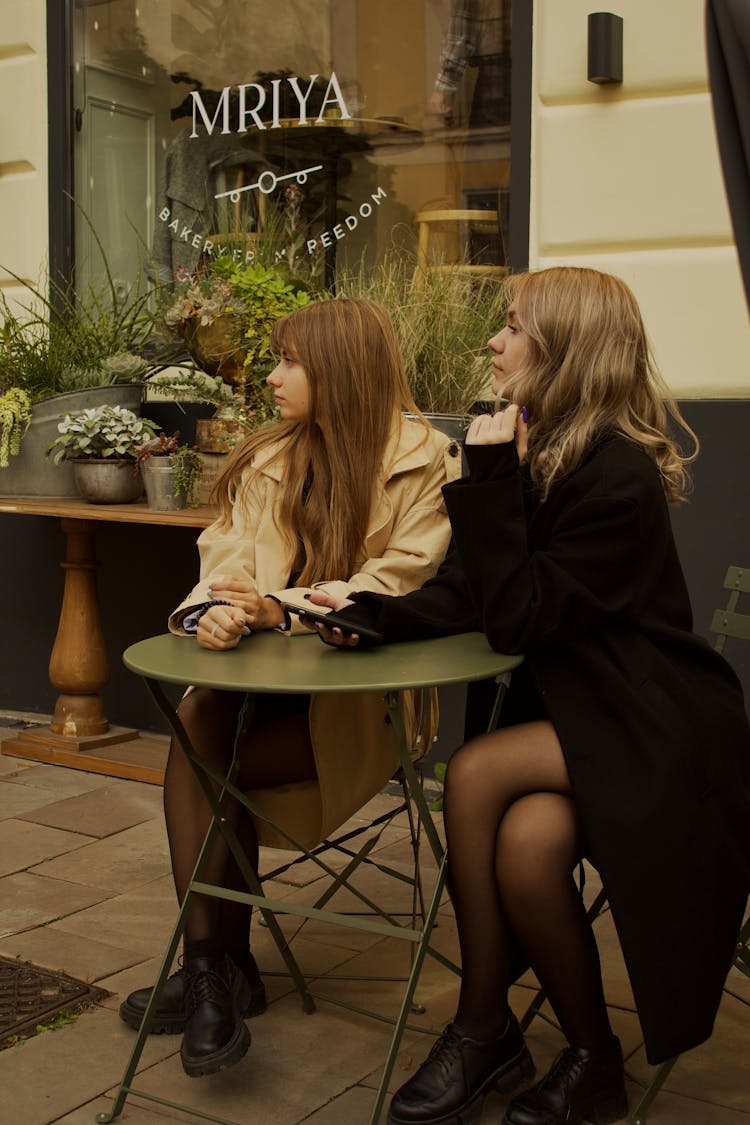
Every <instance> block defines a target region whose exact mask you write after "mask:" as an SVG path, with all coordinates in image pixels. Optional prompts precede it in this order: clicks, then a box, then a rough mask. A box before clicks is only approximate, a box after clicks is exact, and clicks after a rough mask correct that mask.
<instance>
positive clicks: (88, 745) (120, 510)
mask: <svg viewBox="0 0 750 1125" xmlns="http://www.w3.org/2000/svg"><path fill="white" fill-rule="evenodd" d="M6 513H11V514H12V513H17V514H18V515H26V516H29V515H31V516H56V517H57V518H58V519H59V520H60V523H61V526H62V530H63V532H64V534H65V557H64V559H63V561H62V563H61V566H62V567H63V569H64V571H65V586H64V592H63V600H62V606H61V609H60V619H59V622H58V626H57V636H56V637H55V643H54V645H53V647H52V654H51V656H50V662H49V678H50V680H51V682H52V683H53V684H54V686H55V687H56V688H57V689H58V691H59V692H60V695H59V696H58V699H57V702H56V704H55V710H54V714H53V717H52V722H51V723H50V724H49V726H42V727H31V728H29V729H28V730H24V731H21V732H20V733H19V734H17V735H15V736H14V737H12V738H8V739H5V740H4V741H3V742H2V752H3V754H7V755H10V756H11V757H16V758H30V759H32V760H33V761H37V762H51V763H55V764H57V765H63V766H72V767H73V768H75V769H81V770H88V771H89V772H92V773H105V774H109V775H110V776H112V777H125V778H130V779H135V780H138V781H148V782H152V783H154V784H161V782H162V780H163V776H164V763H165V761H166V753H167V747H168V744H169V740H168V739H167V738H166V737H164V736H162V735H148V734H142V733H141V732H140V731H137V730H133V729H131V728H128V727H116V726H111V725H110V723H109V721H108V719H107V716H106V715H105V713H104V708H103V706H102V701H101V698H100V695H99V692H100V691H101V689H102V688H103V687H104V685H105V684H106V683H107V682H108V680H109V674H110V673H109V659H108V656H107V648H106V644H105V640H104V633H103V630H102V619H101V613H100V609H99V600H98V597H97V589H96V568H97V562H96V549H95V547H96V527H97V523H100V522H102V521H106V522H109V523H141V524H156V525H158V526H160V527H195V528H203V527H207V526H208V525H209V524H210V523H212V522H213V520H214V519H215V517H216V511H215V509H214V508H209V507H200V508H183V509H180V510H178V511H174V512H160V511H156V510H154V509H151V508H149V507H147V505H146V503H145V501H137V502H135V503H132V504H87V503H86V502H85V501H83V500H78V499H73V498H68V497H25V496H19V497H15V496H12V497H4V498H0V515H2V514H6Z"/></svg>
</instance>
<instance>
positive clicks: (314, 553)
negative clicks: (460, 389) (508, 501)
mask: <svg viewBox="0 0 750 1125" xmlns="http://www.w3.org/2000/svg"><path fill="white" fill-rule="evenodd" d="M272 343H273V347H274V350H275V351H276V352H277V353H279V352H281V351H284V352H288V353H289V354H290V355H292V356H293V357H294V358H295V359H296V360H297V361H298V362H299V363H300V364H301V365H302V367H303V368H304V369H305V371H306V373H307V377H308V381H309V385H310V416H309V418H308V419H307V420H306V421H304V422H278V423H275V424H273V425H270V426H267V427H265V428H264V429H263V430H261V431H259V432H258V433H255V434H251V435H250V436H249V437H248V438H246V439H245V441H244V442H242V443H241V444H240V445H239V446H238V447H237V448H236V450H235V451H234V453H233V454H232V456H231V458H230V460H229V463H228V465H227V467H226V468H225V470H224V472H223V473H222V475H221V477H220V478H219V481H218V482H217V485H216V492H215V495H216V498H217V500H218V503H219V506H220V515H221V517H222V519H223V520H224V521H225V522H227V523H228V522H229V520H230V516H231V509H232V505H233V504H234V503H241V502H242V494H243V491H244V488H245V486H246V484H247V483H248V481H249V480H251V479H252V476H253V474H254V473H255V472H257V471H258V470H257V468H256V467H255V466H254V465H253V462H254V461H255V459H256V458H257V457H258V454H260V453H262V452H263V451H264V450H267V449H269V448H270V447H272V446H277V448H276V449H274V450H273V452H272V454H271V458H270V461H271V462H273V461H281V462H283V475H282V480H281V485H280V488H281V503H280V507H279V523H280V530H281V533H282V535H283V536H284V538H285V540H286V542H287V545H288V548H289V558H290V570H292V571H299V572H300V573H299V577H298V578H297V581H298V583H299V584H300V585H310V584H311V583H313V582H320V581H324V580H326V579H343V580H346V579H348V578H349V577H351V575H352V574H353V573H354V572H355V570H356V568H357V565H358V564H359V563H360V562H361V560H362V552H363V548H364V541H365V535H366V532H367V523H368V518H369V515H370V509H371V506H372V503H373V499H374V496H375V495H376V490H377V489H378V488H382V485H383V457H384V454H385V450H386V446H387V444H388V440H389V438H390V436H391V435H392V433H393V431H394V428H395V427H397V426H400V425H401V424H402V423H401V412H402V411H403V410H406V411H409V412H410V413H416V414H418V413H419V412H418V411H417V408H416V406H415V405H414V402H413V400H412V397H411V393H410V391H409V387H408V384H407V381H406V376H405V374H404V369H403V363H402V360H401V354H400V352H399V348H398V344H397V341H396V336H395V333H394V330H393V325H392V323H391V320H390V317H389V315H388V313H387V312H386V310H385V309H384V308H382V307H381V306H380V305H377V304H375V303H374V302H373V301H367V300H364V299H361V298H352V297H337V298H333V299H331V300H327V301H317V302H315V303H313V304H311V305H308V306H306V307H305V308H302V309H299V310H297V311H296V312H293V313H290V314H289V316H286V317H283V318H281V319H280V320H279V321H277V322H276V325H275V326H274V330H273V336H272ZM420 417H421V416H420ZM427 435H428V429H427V425H426V423H425V435H424V440H425V441H426V440H427ZM264 463H265V464H269V463H270V462H269V461H268V460H265V462H264ZM246 471H247V472H246ZM243 473H245V474H246V475H245V476H244V478H243V488H242V489H239V488H238V482H239V480H240V477H241V476H242V475H243Z"/></svg>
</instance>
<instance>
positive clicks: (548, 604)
mask: <svg viewBox="0 0 750 1125" xmlns="http://www.w3.org/2000/svg"><path fill="white" fill-rule="evenodd" d="M507 296H508V302H509V305H508V311H507V324H506V326H505V327H504V328H503V329H502V331H501V332H499V333H498V334H497V335H496V336H494V337H493V338H492V339H491V340H490V343H489V346H490V349H491V351H492V353H493V368H494V372H495V388H494V389H495V392H496V393H497V394H498V395H499V396H503V398H505V399H507V400H510V404H509V405H508V406H507V408H506V409H505V410H503V411H500V412H498V413H496V414H495V415H493V416H490V415H485V416H483V417H481V418H478V419H476V420H475V421H474V422H473V423H472V425H471V427H470V429H469V432H468V434H467V448H466V452H467V457H468V462H469V469H470V472H469V476H468V478H466V479H464V480H461V481H459V482H456V483H455V484H450V485H448V486H447V487H446V488H445V490H444V495H445V498H446V504H447V507H448V513H449V516H450V519H451V524H452V527H453V536H454V543H455V552H451V554H450V555H449V557H448V560H446V563H445V564H444V566H443V567H442V568H441V570H440V571H439V572H438V574H437V576H436V577H435V578H434V579H433V580H432V581H431V582H428V583H427V584H426V586H425V587H424V588H423V589H422V590H418V591H416V592H414V593H412V594H407V595H406V596H404V597H403V598H396V599H394V598H379V597H376V596H373V595H369V594H362V595H355V601H356V602H357V604H356V605H355V606H351V607H350V608H348V609H345V610H344V615H345V616H347V617H348V618H349V620H350V621H351V623H352V630H354V631H356V627H357V623H359V624H365V623H367V624H369V625H372V626H374V628H375V629H376V630H377V631H378V632H380V633H381V634H382V635H383V636H384V637H385V638H386V639H388V640H400V639H407V638H411V637H418V636H423V637H424V636H432V635H440V634H445V633H451V632H463V631H464V630H468V629H476V628H480V629H482V630H483V631H484V632H485V633H486V635H487V638H488V640H489V642H490V644H491V645H492V647H493V648H494V649H496V650H497V651H500V652H515V653H523V654H525V658H526V659H525V661H524V663H523V665H521V668H520V669H519V671H518V672H514V673H513V682H512V684H511V687H510V691H509V692H508V696H507V700H506V705H505V707H504V709H503V715H502V729H501V730H498V731H496V732H494V733H492V734H484V735H481V736H479V737H476V738H474V739H472V740H471V741H469V742H467V743H466V744H465V745H464V746H463V747H462V748H461V749H460V750H459V751H458V752H457V753H456V754H455V755H454V756H453V757H452V759H451V761H450V764H449V768H448V773H447V780H446V787H445V825H446V835H447V841H448V855H449V868H450V887H451V895H452V898H453V904H454V907H455V911H456V919H457V923H458V933H459V940H460V945H461V958H462V966H463V975H462V981H461V990H460V995H459V1001H458V1009H457V1012H456V1015H455V1018H454V1021H453V1022H452V1023H451V1024H449V1026H448V1027H447V1028H446V1029H445V1031H444V1032H443V1034H442V1036H441V1037H440V1039H439V1040H438V1042H437V1043H436V1044H435V1046H434V1047H433V1050H432V1051H431V1053H430V1056H429V1057H428V1059H427V1060H426V1061H425V1063H424V1064H423V1065H422V1066H421V1067H420V1068H419V1070H418V1071H417V1072H416V1074H415V1075H414V1076H413V1077H412V1078H411V1079H410V1080H409V1081H408V1082H407V1083H406V1084H405V1085H404V1086H403V1087H402V1088H401V1089H400V1090H399V1091H398V1093H397V1094H396V1095H395V1097H394V1099H393V1102H392V1105H391V1110H390V1115H389V1118H388V1120H389V1122H390V1123H391V1125H417V1123H419V1125H435V1123H437V1122H441V1123H447V1122H465V1121H468V1120H470V1119H473V1118H472V1116H471V1115H472V1113H473V1112H475V1111H477V1110H478V1107H479V1106H480V1104H481V1102H482V1100H483V1098H484V1095H485V1094H486V1093H487V1092H488V1091H489V1090H491V1089H499V1090H503V1091H508V1090H512V1089H513V1088H514V1086H515V1085H516V1084H517V1083H518V1082H519V1081H520V1080H521V1079H523V1078H527V1077H529V1076H530V1075H531V1074H533V1071H534V1066H533V1062H532V1060H531V1056H530V1054H529V1051H528V1049H527V1047H526V1045H525V1043H524V1040H523V1036H522V1035H521V1033H520V1030H519V1028H518V1024H517V1022H516V1020H515V1018H514V1017H513V1015H512V1013H511V1012H510V1009H509V1007H508V989H509V987H510V985H511V984H512V983H513V981H514V980H515V979H516V977H517V976H518V974H519V971H521V970H522V968H523V966H524V965H525V964H531V966H532V967H533V968H534V970H535V972H536V974H537V977H538V978H539V981H540V982H541V984H542V986H543V988H544V990H545V992H546V994H547V997H548V998H549V1000H550V1003H551V1005H552V1007H553V1008H554V1011H555V1014H556V1016H557V1018H558V1021H559V1023H560V1027H561V1028H562V1031H563V1033H564V1035H565V1037H566V1039H567V1040H568V1043H569V1044H570V1046H569V1047H568V1048H566V1049H565V1050H564V1051H563V1052H562V1053H561V1055H560V1056H559V1057H558V1058H557V1060H556V1061H555V1063H554V1064H553V1066H552V1069H551V1070H550V1071H549V1073H548V1074H547V1075H546V1076H545V1078H544V1079H542V1081H541V1082H540V1083H537V1084H536V1085H535V1086H533V1087H532V1088H531V1089H529V1090H527V1091H526V1092H525V1093H522V1094H520V1095H518V1096H517V1097H516V1098H515V1099H514V1100H513V1101H512V1102H511V1104H510V1106H509V1107H508V1109H507V1112H506V1114H505V1117H504V1122H505V1123H506V1125H563V1123H565V1125H577V1123H579V1122H581V1121H583V1120H586V1121H593V1122H596V1125H605V1123H606V1122H610V1121H614V1120H617V1119H619V1118H620V1117H621V1116H623V1115H624V1114H625V1113H626V1111H627V1099H626V1096H625V1088H624V1083H623V1063H622V1052H621V1049H620V1044H619V1041H618V1040H617V1038H616V1037H615V1036H614V1035H613V1033H612V1029H611V1027H610V1023H609V1018H608V1014H607V1008H606V1005H605V1001H604V995H603V990H602V980H601V973H600V968H599V959H598V954H597V948H596V943H595V940H594V936H593V932H592V929H591V927H590V925H589V923H588V921H587V918H586V915H585V913H584V910H583V906H582V903H581V898H580V895H579V894H578V891H577V890H576V887H575V884H574V879H573V872H574V869H575V867H576V865H577V864H578V862H579V860H580V859H581V857H582V856H584V855H585V856H588V857H589V858H590V859H591V860H592V862H593V863H594V864H595V866H596V867H597V868H598V870H599V872H600V874H601V878H602V882H603V885H604V888H605V890H606V892H607V896H608V899H609V903H610V906H611V909H612V915H613V918H614V921H615V925H616V927H617V930H618V934H619V938H620V942H621V945H622V949H623V953H624V955H625V961H626V964H627V967H628V972H629V975H630V980H631V983H632V986H633V992H634V996H635V1001H636V1005H637V1008H638V1013H639V1016H640V1019H641V1024H642V1028H643V1033H644V1038H645V1044H646V1053H647V1056H648V1059H649V1062H651V1063H658V1062H660V1061H662V1060H664V1059H667V1058H671V1057H672V1056H673V1055H676V1054H678V1053H680V1052H682V1051H685V1050H687V1049H688V1048H690V1047H694V1046H696V1045H697V1044H698V1043H700V1042H702V1041H703V1040H704V1039H706V1038H707V1037H708V1036H709V1035H710V1034H711V1029H712V1025H713V1020H714V1017H715V1014H716V1010H717V1007H718V1004H719V1000H720V997H721V990H722V985H723V983H724V980H725V978H726V974H727V972H728V970H729V967H730V964H731V961H732V956H733V951H734V945H735V941H736V938H737V933H738V931H739V927H740V922H741V920H742V912H743V909H744V907H745V901H746V898H747V894H748V889H750V856H749V855H748V836H747V824H748V819H749V818H750V729H749V728H748V723H747V718H746V715H745V710H744V706H743V700H742V692H741V689H740V686H739V684H738V682H737V679H736V677H735V676H734V674H733V672H732V671H731V669H730V668H729V666H728V665H727V664H726V663H725V662H724V661H723V660H722V659H721V658H720V657H719V656H718V655H717V654H716V653H715V652H714V651H713V650H712V649H711V648H710V647H709V646H708V645H707V644H706V642H705V641H703V640H702V639H701V638H699V637H697V636H695V634H693V632H692V616H691V611H690V603H689V599H688V594H687V590H686V587H685V582H684V579H683V575H682V571H681V568H680V564H679V560H678V557H677V552H676V549H675V544H674V540H673V537H672V531H671V527H670V520H669V512H668V508H667V501H668V500H680V499H682V498H683V496H684V494H685V490H686V486H687V471H686V461H687V460H689V459H691V457H692V456H694V453H693V454H692V455H691V457H690V458H688V457H685V456H683V455H682V454H681V453H680V451H679V449H678V448H677V446H676V444H675V441H674V438H673V436H672V435H671V434H670V432H668V423H669V422H670V421H671V422H672V424H673V425H674V426H679V425H680V424H682V426H683V429H684V430H685V431H686V432H687V433H688V435H689V436H690V437H691V438H692V437H693V435H692V434H691V432H690V431H689V430H688V428H687V427H686V426H685V425H684V423H682V420H681V418H680V415H679V412H678V410H677V407H676V405H675V404H674V402H673V401H672V400H671V399H670V397H669V395H668V393H667V392H666V389H665V387H664V385H663V384H662V382H661V380H660V379H659V377H658V375H657V373H656V371H655V370H654V367H653V364H652V362H651V360H650V358H649V349H648V344H647V340H646V335H645V332H644V328H643V324H642V322H641V316H640V312H639V310H638V306H637V304H636V301H635V299H634V297H633V294H632V293H631V292H630V290H629V289H628V287H627V286H626V285H625V284H624V282H622V281H621V280H619V279H618V278H616V277H612V276H610V275H607V274H602V273H598V272H597V271H594V270H588V269H576V268H571V267H561V268H555V269H549V270H542V271H539V272H538V273H528V274H522V275H519V276H517V277H512V278H510V279H509V282H508V287H507ZM327 604H329V605H331V606H332V608H334V609H342V606H341V601H340V600H339V599H330V600H328V602H327ZM324 633H325V631H324ZM327 639H328V640H329V641H330V640H334V641H336V642H337V643H340V644H352V643H354V642H355V641H356V633H355V635H354V636H348V637H347V636H345V635H343V634H342V633H341V632H340V631H339V633H338V634H337V635H332V634H331V633H330V631H329V633H328V637H327Z"/></svg>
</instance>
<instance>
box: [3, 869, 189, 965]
mask: <svg viewBox="0 0 750 1125" xmlns="http://www.w3.org/2000/svg"><path fill="white" fill-rule="evenodd" d="M31 877H32V876H29V878H31ZM36 878H37V879H38V876H37V877H36ZM41 881H46V880H41ZM69 885H70V884H69ZM0 888H2V881H1V880H0ZM77 889H78V890H79V891H80V892H82V893H84V892H85V893H89V894H92V895H96V896H97V897H98V899H99V901H98V902H97V904H96V905H95V906H92V907H91V909H87V910H80V911H78V912H77V913H76V914H70V915H69V916H68V917H66V918H65V919H63V920H62V921H60V923H59V924H58V927H57V928H58V929H60V930H62V931H63V932H64V933H67V934H78V936H79V937H83V938H85V937H87V936H89V935H91V936H93V937H95V938H96V940H97V941H100V942H102V943H103V944H104V945H114V946H116V947H117V948H118V949H130V950H134V951H136V952H138V953H143V954H144V955H145V956H147V957H150V956H152V955H153V954H154V951H158V950H164V949H166V945H167V941H168V940H169V936H170V934H171V932H172V930H173V928H174V923H175V918H176V914H177V907H176V903H175V895H174V887H173V885H172V878H171V876H165V877H164V878H161V879H155V880H154V881H153V882H151V883H145V884H144V885H143V886H141V887H135V888H133V889H131V890H129V891H127V892H126V893H124V894H121V895H116V896H114V897H111V898H108V897H107V896H106V892H103V891H94V890H93V889H91V890H88V889H85V888H83V887H78V888H77Z"/></svg>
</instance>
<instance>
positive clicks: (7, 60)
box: [0, 0, 48, 305]
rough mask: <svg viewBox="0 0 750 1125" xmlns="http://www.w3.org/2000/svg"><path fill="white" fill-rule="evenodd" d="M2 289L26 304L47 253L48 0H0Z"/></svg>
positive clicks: (0, 257) (10, 301)
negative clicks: (22, 283) (21, 280)
mask: <svg viewBox="0 0 750 1125" xmlns="http://www.w3.org/2000/svg"><path fill="white" fill-rule="evenodd" d="M0 105H2V107H3V112H2V125H1V126H0V292H2V293H3V295H4V296H5V297H6V299H7V300H8V302H9V303H10V304H11V305H13V304H14V303H15V302H16V300H17V299H18V298H20V300H21V303H23V304H26V303H27V302H28V296H29V295H28V291H26V290H24V289H23V287H22V286H20V285H19V284H18V283H17V282H16V281H14V280H13V278H12V277H11V276H10V274H9V273H8V270H11V271H12V272H13V273H15V274H17V275H18V276H19V277H22V278H24V279H25V280H28V281H31V282H33V283H34V284H36V282H37V281H38V280H39V274H40V270H41V269H42V268H43V263H45V262H46V261H47V256H48V217H47V206H48V204H47V197H48V192H47V45H46V16H45V6H44V0H23V3H19V0H0Z"/></svg>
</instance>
